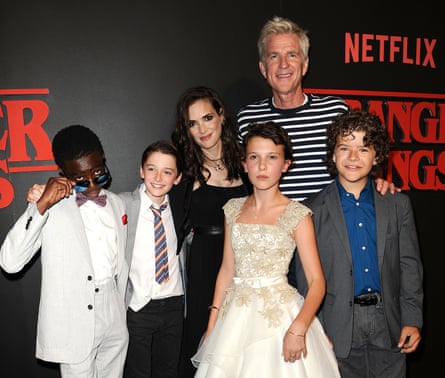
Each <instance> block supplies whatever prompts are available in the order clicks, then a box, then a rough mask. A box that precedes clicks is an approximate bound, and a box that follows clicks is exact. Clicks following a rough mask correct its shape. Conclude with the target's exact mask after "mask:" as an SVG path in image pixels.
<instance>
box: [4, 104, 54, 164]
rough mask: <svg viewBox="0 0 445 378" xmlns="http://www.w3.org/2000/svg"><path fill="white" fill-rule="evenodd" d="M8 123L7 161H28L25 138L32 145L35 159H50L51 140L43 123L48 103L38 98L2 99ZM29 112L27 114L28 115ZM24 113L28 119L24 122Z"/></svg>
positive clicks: (51, 157) (46, 114)
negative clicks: (8, 148)
mask: <svg viewBox="0 0 445 378" xmlns="http://www.w3.org/2000/svg"><path fill="white" fill-rule="evenodd" d="M3 104H4V105H5V107H6V111H7V114H8V123H9V145H10V152H11V154H10V156H9V158H8V160H9V161H17V162H18V161H30V160H31V157H30V156H29V154H28V152H27V150H26V141H27V138H28V139H29V140H30V141H31V143H32V144H33V146H34V149H35V152H36V155H35V158H34V159H35V160H52V159H53V154H52V150H51V141H50V140H49V138H48V135H47V134H46V132H45V130H44V129H43V124H44V122H45V121H46V119H47V118H48V114H49V108H48V105H47V104H46V103H45V102H43V101H40V100H23V101H17V100H16V101H3ZM28 113H29V115H28ZM25 115H27V118H29V121H28V122H27V123H25Z"/></svg>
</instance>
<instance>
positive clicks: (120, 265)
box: [0, 191, 128, 363]
mask: <svg viewBox="0 0 445 378" xmlns="http://www.w3.org/2000/svg"><path fill="white" fill-rule="evenodd" d="M105 193H106V194H107V196H108V199H107V201H108V204H107V206H110V207H111V209H112V212H113V213H114V215H115V217H114V218H115V221H116V228H115V229H116V235H117V251H118V256H117V274H116V281H117V285H118V288H119V291H120V293H121V295H122V298H124V293H125V286H126V284H127V279H128V265H127V263H126V261H125V243H126V237H127V225H126V223H127V217H126V212H125V205H124V203H123V201H122V200H121V199H120V198H119V197H118V196H117V195H116V194H114V193H111V192H109V191H105ZM40 248H41V267H42V282H41V292H40V304H39V314H38V322H37V343H36V357H37V358H40V359H42V360H46V361H53V362H64V363H76V362H80V361H82V360H84V359H85V358H86V357H87V355H88V353H89V352H90V351H91V348H92V344H93V338H94V319H95V315H94V311H95V303H94V298H95V297H94V289H95V279H94V271H93V265H92V261H91V257H90V251H89V246H88V241H87V237H86V233H85V229H84V225H83V222H82V217H81V214H80V210H79V208H78V206H77V204H76V201H75V196H74V195H72V196H70V197H69V198H67V199H63V200H61V201H60V202H58V203H57V204H55V205H53V206H52V207H51V208H50V209H49V210H47V211H46V212H45V214H43V215H40V213H39V211H38V210H37V206H36V204H29V205H28V207H27V209H26V210H25V212H24V213H23V214H22V215H21V216H20V218H19V219H18V220H17V222H16V223H15V224H14V226H13V227H12V228H11V230H10V231H9V232H8V234H7V236H6V238H5V240H4V242H3V244H2V246H1V250H0V266H1V267H2V268H3V269H4V270H5V271H7V272H8V273H16V272H19V271H20V270H21V269H22V268H23V267H24V266H25V265H26V264H27V263H28V262H29V261H30V260H31V258H32V257H33V256H34V255H35V254H36V253H37V252H38V251H39V250H40Z"/></svg>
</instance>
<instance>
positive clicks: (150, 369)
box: [124, 296, 184, 378]
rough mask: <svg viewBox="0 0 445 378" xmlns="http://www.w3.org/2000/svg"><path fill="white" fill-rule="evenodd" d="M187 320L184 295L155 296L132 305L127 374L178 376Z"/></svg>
mask: <svg viewBox="0 0 445 378" xmlns="http://www.w3.org/2000/svg"><path fill="white" fill-rule="evenodd" d="M183 321H184V297H183V296H176V297H170V298H165V299H158V300H152V301H150V302H149V303H148V304H147V305H145V306H144V307H143V308H141V309H140V310H139V311H137V312H136V311H133V310H132V309H130V308H129V309H128V312H127V325H128V334H129V338H130V341H129V345H128V352H127V359H126V363H125V372H124V377H126V378H177V377H178V364H179V355H180V350H181V340H182V329H183Z"/></svg>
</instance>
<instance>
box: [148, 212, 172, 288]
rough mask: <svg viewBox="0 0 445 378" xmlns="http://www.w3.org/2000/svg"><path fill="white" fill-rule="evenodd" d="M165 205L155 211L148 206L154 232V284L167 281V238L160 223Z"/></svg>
mask: <svg viewBox="0 0 445 378" xmlns="http://www.w3.org/2000/svg"><path fill="white" fill-rule="evenodd" d="M166 207H167V204H163V205H161V206H160V207H159V209H156V208H155V207H153V205H152V206H150V209H151V211H152V212H153V215H154V232H155V264H156V273H155V278H156V282H157V283H159V284H161V283H163V282H164V281H166V280H168V253H167V238H166V236H165V229H164V224H163V223H162V217H161V212H162V211H163V210H165V208H166Z"/></svg>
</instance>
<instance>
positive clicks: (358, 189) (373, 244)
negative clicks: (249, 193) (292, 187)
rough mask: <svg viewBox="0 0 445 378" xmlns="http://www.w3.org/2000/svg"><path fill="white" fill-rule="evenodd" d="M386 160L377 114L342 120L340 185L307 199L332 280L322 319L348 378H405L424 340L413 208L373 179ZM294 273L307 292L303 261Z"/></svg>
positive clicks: (333, 144) (336, 167) (331, 157)
mask: <svg viewBox="0 0 445 378" xmlns="http://www.w3.org/2000/svg"><path fill="white" fill-rule="evenodd" d="M388 155H389V136H388V133H387V130H386V128H385V126H384V125H383V124H382V123H381V121H380V119H379V118H378V117H377V116H376V115H374V114H370V113H368V112H364V111H359V110H354V111H350V112H347V113H345V114H342V115H340V116H338V117H337V118H335V119H334V121H333V123H332V125H331V126H330V127H329V128H328V138H327V163H328V169H329V172H330V173H331V175H332V176H334V177H336V179H335V181H334V182H333V183H331V184H330V185H328V186H327V187H326V188H325V189H324V190H322V191H321V192H320V193H317V194H316V195H314V196H312V197H311V198H309V199H308V200H307V201H305V204H306V205H307V206H309V207H310V208H311V209H312V211H313V220H314V225H315V230H316V234H317V243H318V248H319V253H320V259H321V263H322V266H323V270H324V273H325V276H326V286H327V290H326V297H325V299H324V301H323V303H322V305H321V308H320V310H319V314H318V315H319V319H320V321H321V323H322V324H323V326H324V328H325V331H326V333H327V335H328V336H329V337H330V339H331V341H332V342H333V345H334V351H335V354H336V356H337V360H338V362H339V367H340V371H341V374H342V377H344V378H359V377H392V378H397V377H405V376H406V359H405V356H406V355H405V354H406V353H411V352H414V351H415V350H416V349H417V347H418V345H419V342H420V339H421V334H420V330H421V328H422V322H423V314H422V313H423V310H422V306H423V288H422V280H423V268H422V262H421V257H420V252H419V245H418V240H417V233H416V228H415V221H414V216H413V211H412V206H411V203H410V200H409V197H408V196H407V195H406V194H402V193H395V194H394V195H384V196H382V195H380V194H379V193H378V192H377V191H376V189H375V184H374V180H373V179H374V178H375V177H377V175H378V174H379V173H380V172H381V168H382V166H383V164H384V163H385V162H386V160H387V157H388ZM296 273H297V275H296V279H297V282H298V289H299V290H300V291H301V292H302V293H304V292H305V290H306V286H307V285H306V281H305V279H304V274H303V271H302V268H301V262H300V261H299V260H298V259H297V261H296ZM308 353H310V351H308Z"/></svg>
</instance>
